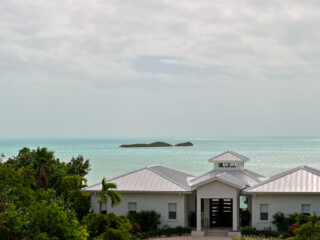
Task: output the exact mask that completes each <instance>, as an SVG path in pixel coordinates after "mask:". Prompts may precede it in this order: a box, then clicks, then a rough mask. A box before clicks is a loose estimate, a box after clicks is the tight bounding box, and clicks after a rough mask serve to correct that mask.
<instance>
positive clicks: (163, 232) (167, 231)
mask: <svg viewBox="0 0 320 240" xmlns="http://www.w3.org/2000/svg"><path fill="white" fill-rule="evenodd" d="M191 231H192V228H190V227H181V226H179V227H175V228H171V227H169V226H164V227H163V228H162V229H158V230H156V231H151V232H143V233H138V234H136V237H139V238H141V239H146V238H152V237H160V236H167V237H170V236H172V235H178V236H183V235H186V234H190V233H191Z"/></svg>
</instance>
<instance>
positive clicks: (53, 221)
mask: <svg viewBox="0 0 320 240" xmlns="http://www.w3.org/2000/svg"><path fill="white" fill-rule="evenodd" d="M4 159H5V156H4V155H3V154H1V155H0V189H1V190H0V240H65V239H67V240H69V239H70V240H90V239H92V240H93V239H94V240H136V239H145V238H149V237H155V236H162V235H166V236H170V235H183V234H188V233H190V232H191V229H190V228H183V227H177V228H170V227H168V226H164V227H162V228H161V229H159V222H160V221H159V219H160V214H158V213H156V212H154V211H142V212H139V213H135V212H130V213H129V214H128V216H116V215H115V214H113V213H109V214H102V213H92V212H91V211H90V194H89V193H86V192H81V191H80V190H81V188H83V187H85V186H86V183H87V180H86V178H85V177H86V175H87V174H88V172H89V171H90V163H89V160H88V159H87V160H85V159H84V158H83V156H81V155H79V156H78V157H73V158H72V159H71V160H70V161H69V162H66V163H65V162H61V161H60V160H59V159H58V158H56V157H55V155H54V152H53V151H50V150H48V149H47V148H40V147H38V148H37V149H34V150H31V149H29V148H23V149H21V150H20V151H19V153H18V155H17V156H14V157H11V158H9V159H8V160H7V161H4ZM115 190H116V185H115V184H113V183H108V182H107V181H106V180H105V179H103V180H102V191H100V192H99V193H98V196H99V198H100V199H99V201H100V202H107V201H111V205H112V206H114V205H117V204H120V203H121V200H122V198H121V195H120V194H119V193H117V192H116V191H115Z"/></svg>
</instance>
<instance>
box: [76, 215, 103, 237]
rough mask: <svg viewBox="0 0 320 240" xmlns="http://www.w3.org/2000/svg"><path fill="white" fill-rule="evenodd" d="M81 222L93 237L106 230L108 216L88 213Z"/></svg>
mask: <svg viewBox="0 0 320 240" xmlns="http://www.w3.org/2000/svg"><path fill="white" fill-rule="evenodd" d="M82 223H83V224H84V225H86V226H87V231H88V232H89V237H90V238H94V237H97V236H99V235H101V234H102V233H103V232H105V231H106V229H107V226H108V216H107V215H105V214H97V213H89V214H88V215H87V216H85V217H84V218H83V219H82Z"/></svg>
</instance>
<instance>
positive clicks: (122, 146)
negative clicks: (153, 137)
mask: <svg viewBox="0 0 320 240" xmlns="http://www.w3.org/2000/svg"><path fill="white" fill-rule="evenodd" d="M174 146H175V147H191V146H193V144H192V143H191V142H183V143H178V144H176V145H174ZM120 147H121V148H139V147H173V145H172V144H170V143H166V142H153V143H134V144H123V145H121V146H120Z"/></svg>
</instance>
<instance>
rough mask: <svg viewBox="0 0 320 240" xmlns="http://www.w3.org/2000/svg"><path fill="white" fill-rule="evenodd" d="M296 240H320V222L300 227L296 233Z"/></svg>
mask: <svg viewBox="0 0 320 240" xmlns="http://www.w3.org/2000/svg"><path fill="white" fill-rule="evenodd" d="M294 232H295V234H296V236H295V239H296V240H316V239H320V221H318V222H315V223H313V222H307V223H304V224H302V225H301V226H300V227H298V228H297V229H296V230H295V231H294Z"/></svg>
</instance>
